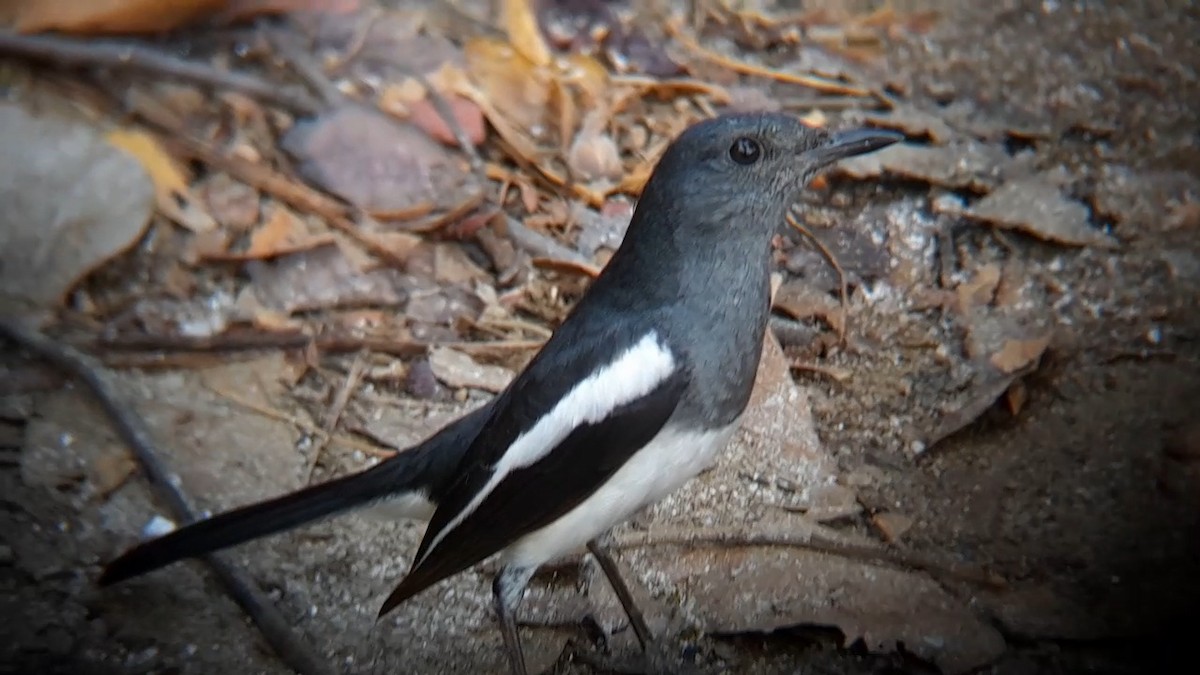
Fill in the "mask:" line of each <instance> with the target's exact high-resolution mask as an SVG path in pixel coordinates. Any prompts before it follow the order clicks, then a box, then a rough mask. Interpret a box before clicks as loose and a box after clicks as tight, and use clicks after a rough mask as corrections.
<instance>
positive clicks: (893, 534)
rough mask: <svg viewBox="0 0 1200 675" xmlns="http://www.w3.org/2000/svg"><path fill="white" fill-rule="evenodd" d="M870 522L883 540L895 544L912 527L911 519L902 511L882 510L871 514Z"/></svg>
mask: <svg viewBox="0 0 1200 675" xmlns="http://www.w3.org/2000/svg"><path fill="white" fill-rule="evenodd" d="M871 524H872V525H874V526H875V527H876V529H878V530H879V533H880V534H882V535H883V538H884V540H885V541H887V542H888V543H889V544H895V543H896V542H898V541H900V538H901V537H903V536H904V533H905V532H908V531H909V530H910V529H912V526H913V519H912V518H910V517H908V516H906V515H904V514H902V513H895V512H892V511H884V512H883V513H876V514H875V515H873V516H871Z"/></svg>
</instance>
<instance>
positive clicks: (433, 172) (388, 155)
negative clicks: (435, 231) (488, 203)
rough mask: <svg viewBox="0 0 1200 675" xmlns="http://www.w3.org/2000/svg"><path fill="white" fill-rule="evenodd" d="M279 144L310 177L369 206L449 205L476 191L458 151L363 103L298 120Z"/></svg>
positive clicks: (397, 208) (387, 209)
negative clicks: (310, 118) (456, 152)
mask: <svg viewBox="0 0 1200 675" xmlns="http://www.w3.org/2000/svg"><path fill="white" fill-rule="evenodd" d="M282 145H283V147H284V149H285V150H287V152H288V153H290V154H291V155H292V156H293V157H295V158H296V160H297V168H298V169H299V171H300V173H301V174H303V175H304V176H305V177H306V178H308V179H309V180H311V181H312V182H314V183H316V184H318V185H321V186H323V187H324V188H325V189H327V190H329V191H330V192H332V193H334V194H337V195H339V196H341V197H342V198H344V199H345V200H346V201H348V202H350V203H352V204H354V205H356V206H359V207H361V208H363V209H364V210H366V211H368V212H371V213H375V212H400V211H405V210H410V209H414V208H416V207H418V206H422V205H424V204H426V203H432V204H436V205H438V206H439V207H442V208H451V207H453V206H455V205H457V204H458V203H460V202H462V201H463V199H464V197H465V196H466V195H468V194H472V193H475V192H478V190H479V186H478V185H477V184H476V179H475V176H474V175H473V174H472V173H471V171H470V169H469V167H468V166H467V165H466V162H465V161H464V160H463V159H462V158H461V157H460V156H459V155H457V154H455V153H453V152H452V151H450V150H449V149H447V148H446V147H444V146H442V145H441V144H439V143H437V142H436V141H434V140H432V139H431V138H429V136H427V135H426V134H425V133H424V132H422V131H421V130H420V129H418V128H417V127H416V126H414V125H412V124H410V123H407V122H403V121H399V120H396V119H393V118H391V117H389V116H386V115H384V114H383V113H380V112H378V111H376V110H372V109H368V108H364V107H361V106H358V105H353V104H351V105H346V106H342V107H339V108H335V109H333V110H330V111H328V112H326V113H322V114H321V115H320V116H318V117H317V118H315V119H313V120H311V121H308V122H304V123H300V124H297V125H296V126H295V127H293V128H292V129H291V130H289V131H288V133H287V134H286V135H285V136H284V139H283V142H282Z"/></svg>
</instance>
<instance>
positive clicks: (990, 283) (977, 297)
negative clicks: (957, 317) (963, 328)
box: [954, 263, 1000, 314]
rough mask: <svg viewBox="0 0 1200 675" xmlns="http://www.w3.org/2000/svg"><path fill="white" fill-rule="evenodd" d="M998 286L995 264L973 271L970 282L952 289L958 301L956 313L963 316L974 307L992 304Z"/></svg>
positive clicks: (997, 269) (998, 269)
mask: <svg viewBox="0 0 1200 675" xmlns="http://www.w3.org/2000/svg"><path fill="white" fill-rule="evenodd" d="M999 285H1000V266H999V265H997V264H995V263H987V264H986V265H983V266H982V267H980V268H979V269H978V270H976V271H975V275H974V276H972V277H971V279H970V281H965V282H963V283H961V284H959V285H958V286H957V287H956V288H955V289H954V292H955V294H956V297H957V299H958V311H959V312H960V313H963V314H965V313H967V312H969V311H971V309H972V308H974V307H986V306H987V305H990V304H992V299H993V298H994V297H995V296H996V288H997V287H998V286H999Z"/></svg>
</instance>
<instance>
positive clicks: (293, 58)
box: [267, 30, 347, 108]
mask: <svg viewBox="0 0 1200 675" xmlns="http://www.w3.org/2000/svg"><path fill="white" fill-rule="evenodd" d="M267 40H268V41H269V42H270V43H271V46H272V47H274V48H275V52H276V53H278V54H279V55H280V56H282V57H283V59H284V61H286V62H287V64H288V65H289V66H290V67H291V69H292V70H293V71H295V73H296V74H297V75H299V76H300V79H302V80H304V83H305V84H307V85H308V88H309V90H311V91H312V92H313V93H315V94H316V95H317V96H319V97H320V98H321V100H322V101H323V102H324V103H325V105H326V107H330V108H332V107H334V106H336V105H340V104H342V103H345V102H346V100H347V97H346V95H345V94H343V93H342V90H341V89H338V88H337V85H335V84H334V83H333V81H332V80H330V79H329V77H328V76H327V75H326V74H325V71H324V70H322V69H321V66H320V65H318V64H317V62H316V60H314V59H313V58H312V57H311V56H309V54H310V51H309V50H307V49H302V48H300V47H299V46H297V45H296V40H295V36H294V35H292V34H290V33H289V34H285V33H284V32H283V31H278V30H268V33H267Z"/></svg>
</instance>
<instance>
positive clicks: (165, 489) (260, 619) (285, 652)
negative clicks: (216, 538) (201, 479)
mask: <svg viewBox="0 0 1200 675" xmlns="http://www.w3.org/2000/svg"><path fill="white" fill-rule="evenodd" d="M0 335H3V337H5V338H7V339H8V340H11V341H13V342H16V343H17V344H19V345H21V346H22V347H24V348H25V349H27V350H28V351H30V352H32V353H34V354H36V355H37V356H39V357H40V358H42V359H45V360H46V361H48V362H50V363H51V364H53V365H54V366H55V367H57V368H59V369H61V370H63V371H65V372H67V373H69V374H70V375H72V376H73V377H75V378H77V379H79V380H80V381H82V382H83V383H84V384H85V385H87V387H88V389H90V390H91V392H92V395H93V396H95V398H96V401H97V402H98V403H99V404H100V407H101V408H103V409H104V412H105V413H106V414H107V415H108V417H109V420H110V421H111V422H112V425H113V427H115V428H116V431H117V433H118V434H119V435H120V436H121V439H122V440H124V441H125V443H126V444H127V445H128V446H129V448H130V450H132V451H133V454H134V456H136V457H137V459H138V462H139V463H140V464H141V466H142V470H143V471H145V473H146V477H147V478H148V479H149V481H150V484H151V485H152V486H153V487H154V489H155V490H156V492H157V493H158V495H159V497H160V498H161V499H162V500H163V501H164V502H166V504H167V506H168V507H169V508H170V510H171V512H172V513H173V515H174V516H175V519H176V520H179V521H182V522H186V523H190V522H195V521H196V514H195V513H194V512H193V511H192V509H191V507H190V506H189V504H188V500H187V498H186V497H185V496H184V495H183V493H182V492H181V491H180V489H179V487H178V485H177V479H176V477H175V476H174V474H172V473H171V471H170V470H169V469H167V467H166V466H165V465H164V464H163V463H162V462H161V461H160V460H159V458H158V457H159V452H158V451H157V450H156V449H155V445H154V441H153V439H152V438H151V434H150V430H149V429H147V428H146V425H145V423H143V422H142V420H141V418H140V417H138V416H137V415H136V414H134V413H133V412H132V411H131V410H129V409H128V408H127V406H126V405H125V404H124V402H123V401H122V396H121V394H120V392H118V391H117V389H116V387H115V386H114V385H113V383H112V381H111V379H110V378H109V376H108V374H107V373H106V372H105V370H104V367H103V366H101V365H100V364H99V363H97V362H96V360H95V359H93V358H92V357H90V356H87V355H86V354H83V353H81V352H79V351H77V350H75V349H72V348H71V347H69V346H66V345H61V344H58V343H56V342H55V341H53V340H51V339H49V338H47V337H46V336H44V335H42V334H41V333H39V332H37V331H35V330H32V329H30V328H26V327H24V326H22V325H20V324H19V323H17V322H16V321H15V320H12V319H0ZM203 558H204V561H205V562H206V563H208V565H209V567H211V568H212V570H213V572H214V573H215V574H216V576H217V578H218V579H219V580H220V582H221V584H222V585H223V586H224V587H225V590H226V592H227V593H229V595H230V597H232V598H233V600H234V601H235V602H237V604H238V605H239V606H241V608H242V611H244V612H245V613H246V615H247V616H249V617H250V619H251V620H252V621H254V623H255V625H257V626H258V629H259V630H260V631H262V634H263V637H265V638H266V639H267V642H269V643H270V645H271V648H272V649H273V650H274V651H275V653H276V654H277V655H278V656H279V658H280V659H282V660H283V662H284V663H286V664H287V665H288V667H290V668H292V669H293V670H295V671H296V672H299V673H305V674H312V675H332V673H333V672H334V671H333V670H332V669H331V668H330V667H329V665H328V664H327V663H325V662H324V660H322V659H321V658H320V657H319V656H318V655H317V654H316V653H314V652H313V651H312V650H311V649H309V647H308V645H307V644H306V643H305V642H303V641H302V640H301V639H300V638H298V637H297V636H296V635H295V634H294V633H293V632H292V630H291V628H290V627H289V626H288V623H287V621H286V620H284V618H283V616H281V615H280V614H279V613H278V612H277V611H276V610H275V608H274V607H273V606H272V605H271V601H270V600H269V599H267V597H266V596H265V595H263V593H262V592H261V591H259V590H258V588H257V587H256V586H255V585H254V582H253V581H251V580H250V578H249V577H248V576H247V575H246V574H244V573H242V572H241V571H240V570H238V569H237V568H236V567H234V566H233V565H231V564H229V563H228V562H227V561H226V560H225V559H224V558H222V557H221V556H219V555H216V554H208V555H205V556H203Z"/></svg>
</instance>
